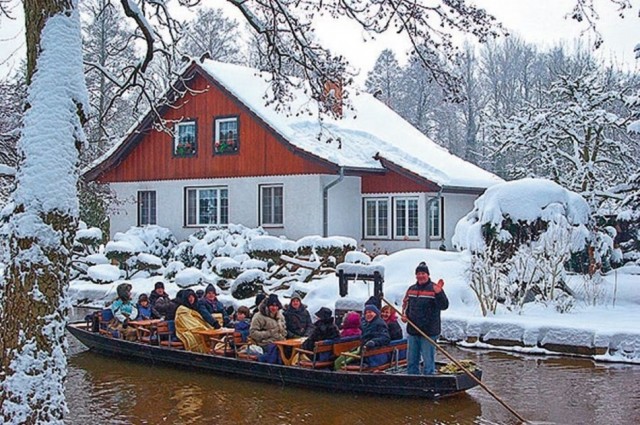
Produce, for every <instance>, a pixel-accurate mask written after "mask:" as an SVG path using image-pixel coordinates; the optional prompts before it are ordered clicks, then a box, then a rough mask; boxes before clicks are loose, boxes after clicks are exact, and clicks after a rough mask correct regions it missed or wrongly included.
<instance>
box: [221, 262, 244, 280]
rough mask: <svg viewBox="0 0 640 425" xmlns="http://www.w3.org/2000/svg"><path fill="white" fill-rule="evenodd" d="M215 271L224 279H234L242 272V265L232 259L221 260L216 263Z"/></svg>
mask: <svg viewBox="0 0 640 425" xmlns="http://www.w3.org/2000/svg"><path fill="white" fill-rule="evenodd" d="M215 269H216V273H217V274H218V275H220V276H222V277H224V278H225V279H235V278H236V277H237V276H238V275H239V274H240V272H241V271H242V265H241V264H240V263H238V262H237V261H236V260H234V259H233V258H223V259H222V260H221V261H217V262H216V265H215Z"/></svg>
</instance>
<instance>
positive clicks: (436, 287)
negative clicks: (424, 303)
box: [433, 279, 444, 294]
mask: <svg viewBox="0 0 640 425" xmlns="http://www.w3.org/2000/svg"><path fill="white" fill-rule="evenodd" d="M443 286H444V280H442V279H440V280H438V283H436V284H435V285H433V292H435V293H436V294H439V293H440V292H442V287H443Z"/></svg>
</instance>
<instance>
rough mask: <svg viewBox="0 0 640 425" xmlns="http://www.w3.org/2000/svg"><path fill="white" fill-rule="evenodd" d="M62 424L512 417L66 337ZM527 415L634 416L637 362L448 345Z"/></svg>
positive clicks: (458, 399)
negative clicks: (154, 357) (111, 351)
mask: <svg viewBox="0 0 640 425" xmlns="http://www.w3.org/2000/svg"><path fill="white" fill-rule="evenodd" d="M70 343H71V346H70V347H71V350H70V351H71V354H70V358H69V376H68V380H67V395H68V403H69V408H70V414H69V415H68V418H67V421H66V422H67V423H68V424H78V425H80V424H82V425H84V424H86V423H92V422H95V419H96V418H100V420H101V422H103V423H107V424H131V423H133V424H162V423H167V424H185V425H186V424H209V423H210V424H222V425H224V424H249V423H252V424H253V423H261V422H265V421H266V422H269V423H274V424H299V423H303V424H328V425H342V424H365V423H366V424H371V423H393V424H482V425H485V424H487V425H489V424H515V423H517V420H515V419H514V417H513V416H512V415H511V414H510V413H509V412H507V411H506V410H505V409H504V408H503V407H502V406H500V405H499V404H498V403H497V402H496V401H495V400H494V399H493V398H492V397H491V396H490V395H488V394H487V393H486V392H484V391H483V390H482V389H479V388H476V389H473V390H471V391H469V392H468V393H467V394H462V395H458V396H455V397H451V398H448V399H443V400H440V401H436V402H431V401H426V400H420V399H409V400H407V399H400V398H383V397H373V396H365V395H353V394H348V393H331V392H322V391H315V390H308V389H304V388H290V387H287V388H285V387H282V386H279V385H273V384H268V383H264V382H250V381H248V380H246V379H234V378H232V377H226V376H218V375H214V374H209V373H205V372H201V371H198V370H191V369H185V368H182V369H178V368H171V367H166V366H163V365H154V364H145V363H141V362H134V361H126V360H119V359H114V358H110V357H105V356H101V355H98V354H95V353H91V352H88V351H83V348H82V347H81V345H80V344H79V343H78V342H77V341H75V340H73V339H71V340H70ZM447 348H448V349H449V350H450V351H451V352H452V354H454V355H455V356H456V357H457V358H461V359H462V358H467V359H471V360H474V361H475V362H476V363H478V364H480V365H481V367H482V368H483V370H484V382H485V384H486V385H488V386H489V388H491V389H492V390H494V392H495V393H497V394H498V395H499V396H500V397H501V398H502V399H503V400H505V402H506V403H508V404H509V405H510V406H512V407H513V408H514V409H515V410H517V411H518V412H519V413H520V414H521V415H523V416H524V417H525V418H527V419H528V420H531V421H535V422H547V423H559V424H591V423H606V424H620V425H623V424H637V423H640V399H639V394H640V367H639V366H632V365H606V364H600V363H595V362H593V361H591V360H587V359H579V358H567V357H564V358H562V357H541V356H526V355H514V354H510V353H504V352H498V351H479V350H460V349H456V348H451V347H447Z"/></svg>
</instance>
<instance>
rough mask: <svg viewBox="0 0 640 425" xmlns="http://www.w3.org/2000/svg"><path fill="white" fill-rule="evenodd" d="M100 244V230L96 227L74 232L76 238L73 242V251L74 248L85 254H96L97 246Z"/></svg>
mask: <svg viewBox="0 0 640 425" xmlns="http://www.w3.org/2000/svg"><path fill="white" fill-rule="evenodd" d="M101 243H102V230H100V229H98V228H97V227H90V228H88V229H78V231H77V232H76V238H75V240H74V241H73V245H74V250H76V246H79V247H80V248H81V251H82V252H84V253H86V254H91V253H95V252H97V248H98V246H100V244H101Z"/></svg>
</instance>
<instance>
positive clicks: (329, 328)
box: [302, 317, 340, 351]
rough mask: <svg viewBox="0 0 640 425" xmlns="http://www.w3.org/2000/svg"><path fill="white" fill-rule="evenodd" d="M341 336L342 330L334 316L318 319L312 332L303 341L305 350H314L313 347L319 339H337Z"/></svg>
mask: <svg viewBox="0 0 640 425" xmlns="http://www.w3.org/2000/svg"><path fill="white" fill-rule="evenodd" d="M339 336H340V331H338V327H337V326H336V324H335V321H334V320H333V317H330V318H328V319H320V320H316V322H315V323H314V324H313V327H312V330H311V334H310V335H309V337H308V338H307V339H306V340H305V341H304V342H303V343H302V349H303V350H309V351H313V348H314V346H315V344H316V342H318V341H323V340H325V339H335V338H338V337H339Z"/></svg>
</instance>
